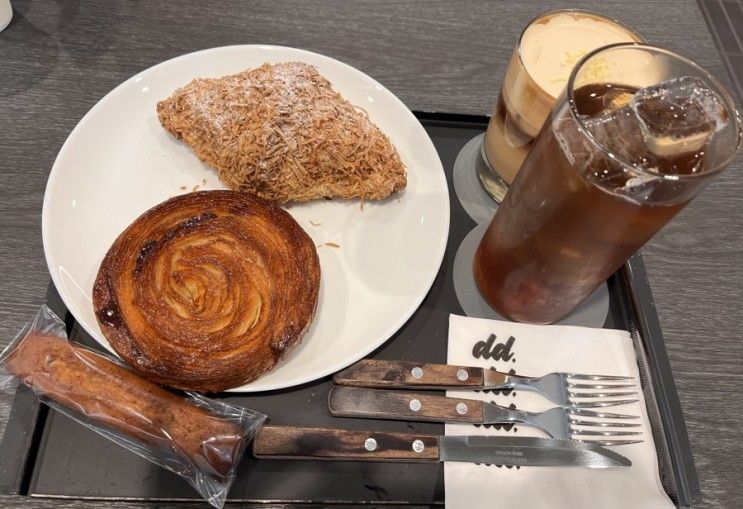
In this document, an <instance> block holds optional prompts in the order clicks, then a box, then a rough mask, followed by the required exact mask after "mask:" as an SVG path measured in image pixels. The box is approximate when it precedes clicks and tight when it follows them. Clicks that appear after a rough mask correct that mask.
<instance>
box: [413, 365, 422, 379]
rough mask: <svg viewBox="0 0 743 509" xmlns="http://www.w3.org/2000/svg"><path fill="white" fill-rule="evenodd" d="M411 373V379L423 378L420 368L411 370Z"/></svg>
mask: <svg viewBox="0 0 743 509" xmlns="http://www.w3.org/2000/svg"><path fill="white" fill-rule="evenodd" d="M411 373H412V374H413V378H415V379H418V378H421V377H422V376H423V370H422V369H421V368H417V367H416V368H413V370H412V371H411Z"/></svg>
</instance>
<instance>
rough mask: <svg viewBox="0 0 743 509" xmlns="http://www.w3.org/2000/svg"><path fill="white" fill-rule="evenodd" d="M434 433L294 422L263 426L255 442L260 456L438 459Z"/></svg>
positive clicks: (434, 460) (254, 450)
mask: <svg viewBox="0 0 743 509" xmlns="http://www.w3.org/2000/svg"><path fill="white" fill-rule="evenodd" d="M438 444H439V442H438V437H436V436H434V435H420V434H415V433H387V432H379V431H351V430H342V429H326V428H302V427H292V426H264V427H263V428H261V430H260V431H259V432H258V435H257V436H256V438H255V440H254V442H253V454H254V455H255V456H256V457H259V458H268V457H270V458H291V459H314V460H317V459H324V460H349V461H401V462H415V463H435V462H438V461H439V445H438Z"/></svg>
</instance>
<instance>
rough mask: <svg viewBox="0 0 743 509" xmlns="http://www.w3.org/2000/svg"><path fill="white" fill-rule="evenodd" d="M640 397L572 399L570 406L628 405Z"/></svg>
mask: <svg viewBox="0 0 743 509" xmlns="http://www.w3.org/2000/svg"><path fill="white" fill-rule="evenodd" d="M638 401H639V400H638V399H611V400H608V401H607V400H600V401H571V402H570V405H568V406H567V407H568V408H578V409H580V408H599V407H605V406H617V405H626V404H628V403H636V402H638Z"/></svg>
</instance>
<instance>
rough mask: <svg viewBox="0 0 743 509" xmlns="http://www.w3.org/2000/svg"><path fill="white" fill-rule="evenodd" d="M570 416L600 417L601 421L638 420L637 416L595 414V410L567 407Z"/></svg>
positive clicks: (608, 413)
mask: <svg viewBox="0 0 743 509" xmlns="http://www.w3.org/2000/svg"><path fill="white" fill-rule="evenodd" d="M566 409H567V410H568V413H570V414H571V415H582V416H583V417H600V418H602V419H639V418H640V416H639V415H628V414H615V413H612V412H596V411H595V410H586V409H585V408H579V407H567V408H566Z"/></svg>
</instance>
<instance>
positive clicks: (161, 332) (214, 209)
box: [93, 191, 320, 392]
mask: <svg viewBox="0 0 743 509" xmlns="http://www.w3.org/2000/svg"><path fill="white" fill-rule="evenodd" d="M319 285H320V265H319V261H318V257H317V251H316V250H315V245H314V243H313V242H312V240H311V239H310V238H309V236H308V235H307V234H306V233H305V232H304V230H302V228H301V227H300V226H299V225H298V224H297V223H296V221H294V219H293V218H292V217H291V216H290V215H289V214H288V213H287V212H285V211H284V210H282V209H281V208H279V207H277V206H274V205H272V204H270V203H268V202H265V201H263V200H262V199H260V198H257V197H254V196H251V195H249V194H245V193H240V192H235V191H203V192H199V193H190V194H186V195H182V196H178V197H176V198H171V199H170V200H168V201H165V202H163V203H161V204H160V205H157V206H156V207H154V208H152V209H150V210H148V211H147V212H145V213H144V214H143V215H141V216H140V217H139V218H137V219H136V220H135V221H134V223H132V224H131V225H130V226H129V227H128V228H127V229H126V230H125V231H124V232H123V233H122V234H121V235H119V237H118V238H117V239H116V241H115V242H114V243H113V245H112V246H111V248H110V249H109V251H108V253H107V254H106V256H105V258H104V259H103V262H102V263H101V267H100V269H99V271H98V276H97V277H96V280H95V284H94V287H93V306H94V308H95V313H96V317H97V319H98V323H99V324H100V326H101V330H102V331H103V334H104V335H105V336H106V338H107V339H108V341H109V343H110V344H111V346H112V347H113V349H114V350H115V351H116V352H117V353H118V354H119V355H120V356H121V357H122V358H123V359H124V360H125V361H127V362H128V363H129V364H130V365H131V366H132V367H134V368H135V369H136V370H138V371H139V372H141V373H143V374H144V375H146V376H147V377H148V378H150V379H151V380H153V381H155V382H158V383H161V384H164V385H169V386H171V387H177V388H180V389H190V390H197V391H206V392H217V391H221V390H224V389H228V388H231V387H235V386H238V385H241V384H244V383H246V382H249V381H251V380H253V379H255V378H257V377H258V376H259V375H261V374H262V373H264V372H266V371H268V370H269V369H271V368H272V367H273V366H274V365H275V364H276V362H277V361H278V360H279V359H280V358H281V357H282V355H284V354H285V353H286V352H287V351H288V350H289V349H290V348H292V347H293V346H294V345H296V344H297V343H298V342H299V341H300V340H301V338H302V336H303V335H304V333H305V332H306V330H307V329H308V327H309V325H310V322H311V321H312V318H313V316H314V312H315V307H316V304H317V298H318V291H319Z"/></svg>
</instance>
